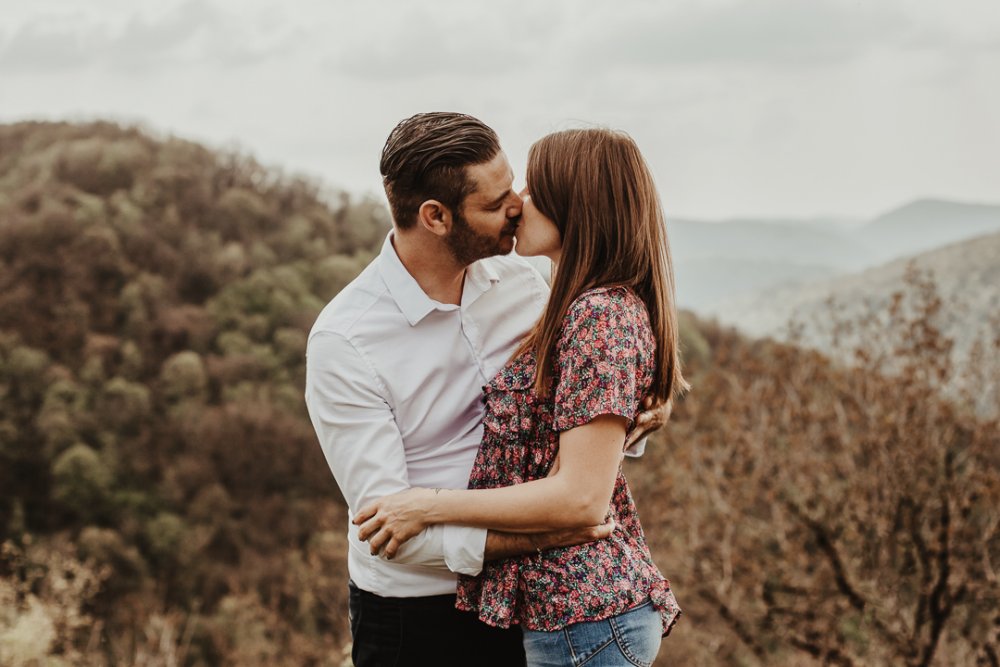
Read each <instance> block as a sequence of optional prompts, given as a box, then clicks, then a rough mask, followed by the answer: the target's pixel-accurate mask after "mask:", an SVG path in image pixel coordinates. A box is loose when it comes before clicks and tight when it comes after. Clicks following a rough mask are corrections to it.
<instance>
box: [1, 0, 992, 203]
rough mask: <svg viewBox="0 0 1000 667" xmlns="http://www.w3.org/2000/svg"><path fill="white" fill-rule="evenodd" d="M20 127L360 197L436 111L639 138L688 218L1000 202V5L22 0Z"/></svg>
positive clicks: (11, 80) (17, 7) (529, 135)
mask: <svg viewBox="0 0 1000 667" xmlns="http://www.w3.org/2000/svg"><path fill="white" fill-rule="evenodd" d="M0 10H2V13H0V16H2V17H3V18H2V19H0V122H10V121H15V120H21V119H28V118H45V119H66V118H69V119H88V118H97V117H101V118H113V119H118V120H123V121H126V122H141V123H142V124H144V125H146V126H148V127H149V128H151V129H153V130H154V131H156V132H158V133H168V132H169V133H173V134H177V135H180V136H183V137H186V138H192V139H196V140H199V141H204V142H206V143H208V144H210V145H212V146H215V147H228V146H233V145H236V146H239V147H242V148H243V149H245V150H248V151H250V152H252V153H253V154H254V155H255V156H256V157H257V158H258V159H259V160H261V161H262V162H263V163H265V164H267V165H273V166H279V167H281V168H283V169H286V170H288V171H292V172H303V173H307V174H310V175H313V176H315V177H317V178H319V179H320V180H322V181H323V182H324V183H326V184H328V185H331V186H337V187H343V188H346V189H349V190H352V191H355V192H358V193H363V192H380V191H381V188H380V183H379V176H378V155H379V151H380V150H381V147H382V144H383V142H384V140H385V137H386V136H387V134H388V133H389V130H390V129H392V127H393V125H395V123H396V122H397V121H398V120H400V119H401V118H403V117H405V116H409V115H411V114H413V113H416V112H418V111H430V110H460V111H465V112H468V113H471V114H474V115H476V116H478V117H480V118H481V119H483V120H484V121H486V122H487V123H488V124H490V125H491V126H493V127H494V128H495V129H496V130H497V131H498V133H499V134H500V137H501V140H502V141H503V143H504V146H505V149H506V151H507V153H508V155H509V157H510V159H511V162H512V164H513V165H514V168H515V170H516V171H517V172H518V180H519V182H523V179H522V173H523V165H524V160H525V155H526V152H527V149H528V146H529V145H530V144H531V142H532V141H534V140H535V139H537V138H538V137H540V136H542V135H543V134H545V133H547V132H550V131H552V130H556V129H561V128H565V127H573V126H578V125H580V124H581V123H583V124H586V123H596V124H602V125H608V126H611V127H615V128H619V129H623V130H626V131H628V132H629V133H630V134H632V135H633V136H634V137H635V138H636V140H637V142H638V143H639V146H640V148H641V149H642V150H643V152H644V153H645V154H646V156H647V159H648V160H649V162H650V163H651V165H652V167H653V171H654V173H655V175H656V178H657V182H658V184H659V187H660V191H661V194H662V196H663V199H664V203H665V206H666V208H667V210H668V213H669V214H670V215H672V216H687V217H698V218H723V217H731V216H783V217H792V216H795V217H809V216H838V217H841V216H842V217H860V218H863V217H870V216H872V215H875V214H878V213H881V212H883V211H885V210H887V209H890V208H893V207H895V206H897V205H900V204H903V203H906V202H907V201H909V200H911V199H914V198H917V197H943V198H951V199H957V200H962V201H978V202H990V203H994V202H995V203H1000V2H998V0H868V1H865V2H862V1H861V0H850V1H841V0H745V1H725V2H722V1H718V0H681V1H671V2H664V1H644V0H614V1H613V2H612V1H597V0H546V1H542V0H534V1H533V0H516V1H513V2H507V3H503V2H482V1H480V0H434V1H433V2H413V1H407V0H392V1H389V0H377V1H372V2H364V1H362V0H350V1H347V0H295V1H294V2H284V3H278V2H264V1H262V0H240V1H239V2H236V1H233V2H221V1H216V2H195V1H190V2H177V1H175V0H158V1H157V2H155V3H153V2H145V1H137V0H90V1H89V2H87V3H82V2H79V1H78V0H58V1H57V0H32V1H31V2H15V1H14V0H0Z"/></svg>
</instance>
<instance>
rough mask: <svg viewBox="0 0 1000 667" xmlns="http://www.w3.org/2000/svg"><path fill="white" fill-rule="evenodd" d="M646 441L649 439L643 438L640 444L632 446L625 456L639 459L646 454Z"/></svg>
mask: <svg viewBox="0 0 1000 667" xmlns="http://www.w3.org/2000/svg"><path fill="white" fill-rule="evenodd" d="M646 440H648V438H643V439H642V440H639V441H638V442H634V443H632V446H631V447H629V448H628V449H626V450H625V456H631V457H632V458H638V457H640V456H642V455H643V454H645V453H646Z"/></svg>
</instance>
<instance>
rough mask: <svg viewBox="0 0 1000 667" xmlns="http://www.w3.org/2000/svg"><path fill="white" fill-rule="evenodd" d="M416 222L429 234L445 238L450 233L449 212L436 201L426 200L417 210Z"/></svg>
mask: <svg viewBox="0 0 1000 667" xmlns="http://www.w3.org/2000/svg"><path fill="white" fill-rule="evenodd" d="M417 222H418V223H419V224H420V225H421V226H422V227H423V228H424V229H426V230H427V231H429V232H430V233H431V234H436V235H437V236H447V235H448V232H449V231H451V210H450V209H449V208H448V207H447V206H445V205H444V204H442V203H441V202H439V201H438V200H436V199H428V200H427V201H425V202H424V203H423V204H421V205H420V208H419V209H417Z"/></svg>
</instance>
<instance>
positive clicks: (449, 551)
mask: <svg viewBox="0 0 1000 667" xmlns="http://www.w3.org/2000/svg"><path fill="white" fill-rule="evenodd" d="M442 537H443V546H444V562H445V565H447V566H448V569H449V570H451V571H452V572H454V573H456V574H467V575H469V576H472V577H474V576H476V575H477V574H479V573H480V572H481V571H482V569H483V558H484V557H485V554H486V529H485V528H470V527H468V526H450V525H448V526H444V534H443V536H442Z"/></svg>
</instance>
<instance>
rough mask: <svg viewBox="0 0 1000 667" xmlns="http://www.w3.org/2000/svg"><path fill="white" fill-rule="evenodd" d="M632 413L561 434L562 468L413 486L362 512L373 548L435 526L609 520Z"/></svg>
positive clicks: (391, 550)
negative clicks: (507, 480) (515, 477)
mask: <svg viewBox="0 0 1000 667" xmlns="http://www.w3.org/2000/svg"><path fill="white" fill-rule="evenodd" d="M626 426H627V420H626V419H625V418H624V417H619V416H617V415H610V414H609V415H600V416H598V417H596V418H595V419H593V420H592V421H590V422H588V423H586V424H584V425H582V426H577V427H575V428H572V429H569V430H567V431H564V432H563V433H561V434H560V436H559V470H558V472H557V473H556V474H555V475H552V476H550V477H546V478H545V479H539V480H534V481H531V482H525V483H524V484H517V485H514V486H508V487H503V488H499V489H472V490H459V489H410V490H409V491H403V492H401V493H397V494H394V495H391V496H386V497H385V498H382V499H380V500H378V501H376V502H374V503H372V504H371V505H368V506H367V507H365V508H362V510H361V511H360V512H358V514H357V515H356V516H355V518H354V523H356V524H359V525H360V526H361V528H360V529H359V530H358V537H359V538H360V539H361V540H367V541H368V543H369V546H370V548H371V551H372V553H378V552H379V551H381V550H382V548H383V547H384V548H385V551H386V557H388V558H391V557H392V556H393V555H394V554H395V552H396V549H397V548H398V547H399V545H401V544H403V543H404V542H406V540H408V539H410V537H412V536H413V535H416V534H417V533H419V532H420V531H421V530H423V529H424V528H426V527H427V526H429V525H434V524H439V523H451V524H464V525H467V526H478V527H482V528H491V529H494V530H504V531H510V532H536V531H542V530H551V529H557V528H576V527H583V526H594V525H597V524H600V523H602V522H603V521H604V519H605V517H606V515H607V513H608V505H609V503H610V501H611V494H612V492H613V491H614V486H615V480H616V479H617V477H618V469H619V466H620V465H621V460H622V448H623V445H624V442H625V429H626Z"/></svg>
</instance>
